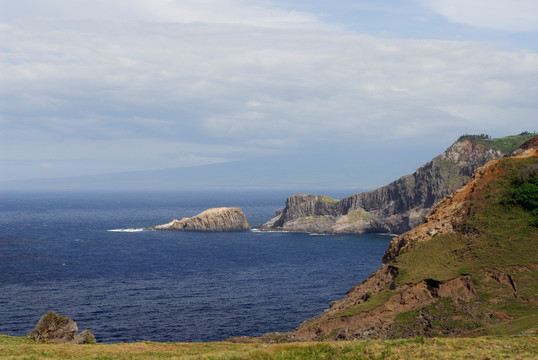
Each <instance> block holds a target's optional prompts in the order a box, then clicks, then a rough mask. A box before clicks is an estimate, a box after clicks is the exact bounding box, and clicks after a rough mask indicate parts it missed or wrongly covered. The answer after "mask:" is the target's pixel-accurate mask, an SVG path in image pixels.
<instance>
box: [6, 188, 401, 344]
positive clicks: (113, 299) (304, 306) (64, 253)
mask: <svg viewBox="0 0 538 360" xmlns="http://www.w3.org/2000/svg"><path fill="white" fill-rule="evenodd" d="M296 192H297V191H290V190H242V191H224V190H223V191H205V192H203V191H196V192H192V191H191V192H180V191H178V192H12V193H0V334H8V335H14V336H24V335H26V334H27V333H28V332H29V331H30V330H32V328H33V327H34V326H35V324H36V323H37V321H38V320H39V318H40V317H41V316H42V315H44V314H45V313H46V312H48V311H56V312H58V313H60V314H63V315H66V316H69V317H71V318H72V319H73V320H75V321H76V322H77V324H78V326H79V329H80V330H83V329H89V330H91V331H93V333H94V334H95V337H96V338H97V341H98V342H105V343H110V342H135V341H142V340H149V341H162V342H168V341H174V342H177V341H189V342H190V341H218V340H224V339H226V338H228V337H231V336H242V335H247V336H259V335H262V334H265V333H269V332H275V331H291V330H293V329H295V328H296V327H297V326H298V325H299V324H300V323H301V322H302V321H304V320H306V319H308V318H310V317H312V316H314V315H316V314H319V313H321V312H323V310H325V309H326V308H327V307H328V303H329V302H330V301H331V300H336V299H340V298H342V297H343V296H344V295H345V294H346V292H347V291H348V290H349V289H350V288H351V287H353V286H354V285H356V284H357V283H359V282H360V281H362V280H363V279H365V278H366V277H367V276H368V275H369V274H370V273H372V272H373V271H374V270H376V269H377V268H378V267H379V266H380V264H381V256H382V254H383V252H384V251H385V249H386V248H387V246H388V243H389V242H390V239H391V236H388V235H380V234H361V235H310V234H304V233H276V232H255V231H241V232H229V233H216V232H213V233H202V232H168V231H137V232H123V231H111V230H120V229H125V228H144V227H148V226H153V225H158V224H163V223H167V222H169V221H170V220H171V219H172V218H174V217H176V218H181V217H184V216H193V215H196V214H198V213H200V212H202V211H203V210H205V209H207V208H210V207H218V206H240V207H241V208H242V209H243V211H244V212H245V214H246V215H247V218H248V220H249V222H250V224H251V225H252V226H254V225H258V224H260V223H263V222H265V221H267V220H269V219H270V218H271V217H273V215H274V212H275V210H277V209H278V208H281V207H283V206H284V204H285V199H286V197H287V196H290V195H292V194H294V193H296ZM319 193H326V194H328V195H330V196H333V197H337V198H341V197H343V196H347V195H351V194H352V193H353V192H350V191H349V190H347V191H346V190H332V191H320V192H319Z"/></svg>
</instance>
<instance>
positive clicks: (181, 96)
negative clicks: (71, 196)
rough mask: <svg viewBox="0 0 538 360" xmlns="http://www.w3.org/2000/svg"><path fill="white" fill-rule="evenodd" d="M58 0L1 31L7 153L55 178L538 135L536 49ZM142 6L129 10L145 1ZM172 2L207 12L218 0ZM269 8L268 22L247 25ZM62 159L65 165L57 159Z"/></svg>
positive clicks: (1, 141) (1, 137)
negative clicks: (106, 9)
mask: <svg viewBox="0 0 538 360" xmlns="http://www.w3.org/2000/svg"><path fill="white" fill-rule="evenodd" d="M84 3H85V4H87V2H84ZM103 3H104V2H102V3H100V4H103ZM108 3H111V2H108ZM108 3H107V4H108ZM198 3H199V4H200V5H196V4H198ZM226 3H229V4H232V5H233V4H235V6H236V7H239V6H244V3H241V2H238V1H230V2H226ZM17 4H19V3H18V2H17ZM60 4H65V2H59V1H56V2H54V3H53V4H49V5H50V7H51V8H52V9H51V10H50V11H51V12H53V13H51V14H50V17H51V19H47V18H46V16H44V17H41V18H32V19H31V20H30V19H29V18H25V17H23V15H24V16H30V15H35V14H37V13H35V14H34V13H24V12H23V10H22V8H21V9H20V11H21V13H20V14H19V15H21V17H19V18H18V20H16V21H11V22H10V23H9V25H6V26H1V27H0V38H1V39H2V49H1V51H2V57H1V58H0V59H1V60H0V83H1V84H2V86H1V87H0V108H1V109H2V110H1V113H0V127H1V128H2V129H3V131H2V132H1V133H0V146H1V149H0V153H1V154H3V155H2V156H3V158H2V159H3V160H2V161H4V163H6V164H7V163H8V162H9V161H11V160H10V159H20V164H25V163H27V162H32V161H33V162H34V163H33V164H34V165H36V166H35V167H36V168H38V167H39V166H38V165H39V164H41V163H50V164H53V167H52V168H50V170H51V171H52V170H54V171H58V174H59V173H60V172H59V171H63V172H62V174H64V172H68V171H74V169H75V165H74V164H75V163H76V159H77V158H79V157H80V158H84V157H87V162H86V164H84V166H78V167H77V171H78V172H79V173H80V172H83V171H86V172H85V173H87V172H88V171H91V172H92V173H96V172H107V171H113V170H122V171H123V170H129V169H130V170H137V169H150V168H158V167H166V166H181V165H183V166H185V165H194V164H196V163H199V164H205V163H207V162H208V161H215V162H220V161H228V160H234V159H242V158H249V157H256V156H259V155H264V154H271V153H273V154H274V153H277V152H285V151H295V150H297V149H301V148H307V147H309V148H324V149H330V148H332V147H333V145H334V144H337V145H338V146H339V148H340V149H341V148H342V147H344V145H345V144H347V146H348V147H349V148H352V149H353V151H368V149H369V148H370V147H371V145H372V144H387V146H392V145H390V144H392V143H393V142H395V141H399V140H401V139H403V140H406V141H408V142H410V143H418V141H420V143H421V144H422V145H423V144H424V143H425V142H432V143H433V142H440V143H450V142H451V141H452V140H453V139H454V138H456V137H457V136H459V135H461V134H462V133H466V132H471V133H472V132H478V133H489V134H491V135H493V136H501V135H506V134H513V133H515V132H519V131H524V130H531V131H532V130H536V129H533V128H531V126H533V124H534V122H535V119H536V116H537V115H538V107H537V105H536V101H535V99H536V98H538V87H537V83H536V79H537V78H538V54H536V53H534V52H528V51H514V52H507V51H499V50H497V49H495V48H493V47H490V46H487V45H484V44H479V43H474V42H458V41H440V40H409V39H385V38H378V37H373V36H368V35H360V34H356V33H352V32H342V31H328V30H326V29H324V28H323V27H319V28H308V29H305V28H303V27H301V26H295V25H293V24H299V23H301V21H299V20H297V19H301V16H302V15H301V16H298V17H296V18H295V17H294V16H295V15H293V13H291V15H289V14H290V13H286V12H279V11H280V10H275V12H274V13H272V14H273V15H274V17H273V18H271V16H273V15H264V14H263V11H261V10H260V11H258V10H257V8H256V7H253V6H246V7H242V9H244V11H246V13H249V12H250V13H249V14H251V15H252V14H255V15H256V16H254V15H253V17H252V18H249V16H250V15H249V16H247V15H235V14H233V12H230V13H229V14H227V12H226V10H224V9H223V10H222V13H223V15H222V16H221V17H220V19H223V20H222V21H218V19H217V20H215V19H209V18H208V19H206V22H192V21H190V20H193V19H196V17H194V15H192V16H193V17H191V18H189V19H190V20H188V19H187V20H188V21H187V20H185V21H183V22H174V23H168V22H165V20H166V19H165V18H164V17H159V16H158V15H151V14H150V15H148V19H160V20H162V21H161V22H148V21H143V22H135V21H127V22H116V21H108V20H99V19H96V18H95V17H94V16H93V15H92V16H89V18H91V19H87V20H78V21H72V20H58V17H62V18H64V19H68V18H74V17H75V15H76V14H74V13H73V11H74V10H73V9H74V7H73V9H71V8H70V7H69V6H67V5H66V8H65V9H60V10H58V9H57V7H56V6H54V5H60ZM80 4H82V3H80ZM113 4H114V6H118V7H121V6H124V5H125V4H131V5H132V4H134V3H133V2H127V1H125V2H120V1H118V2H113ZM136 4H138V5H139V7H135V8H134V9H133V10H132V11H133V12H136V11H138V10H137V9H138V8H141V9H142V8H143V7H144V6H147V5H148V4H149V2H143V1H139V2H137V3H136ZM157 4H160V5H158V6H157V5H156V8H155V9H157V10H158V8H159V6H163V9H164V8H166V6H180V5H177V4H180V3H179V2H170V1H169V2H164V1H162V2H158V3H157ZM181 4H182V5H181V6H184V8H185V9H187V8H188V7H190V8H191V9H194V10H195V9H198V10H200V11H199V13H200V14H202V15H203V11H201V9H203V8H204V6H205V7H206V8H207V7H208V6H209V5H211V4H214V3H210V2H197V3H195V2H192V3H191V2H181ZM253 4H258V5H259V4H260V3H253ZM23 5H28V4H26V3H23ZM21 6H22V5H21ZM73 6H74V5H73ZM103 6H104V5H103ZM111 6H112V5H111ZM232 8H233V7H232ZM215 9H216V10H218V11H215V13H214V14H213V15H211V16H217V15H218V14H219V13H220V12H221V11H220V10H219V9H220V8H219V7H218V6H217V7H216V8H215ZM120 10H121V9H119V10H117V11H116V12H114V11H112V12H111V13H109V14H107V16H110V17H114V16H120V14H121V11H120ZM157 10H155V11H157ZM194 10H193V12H194ZM25 11H26V10H25ZM56 11H58V12H62V13H61V14H63V15H65V16H60V15H61V14H57V13H55V12H56ZM141 13H144V12H143V11H142V12H141ZM171 14H172V12H171ZM269 14H271V13H269ZM135 15H136V14H135ZM135 15H132V14H131V15H129V16H127V18H128V19H131V18H132V19H134V18H136V16H135ZM202 15H200V16H202ZM288 15H289V16H288ZM299 15H300V14H299ZM163 16H164V15H163ZM204 16H205V15H204ZM208 16H209V15H208ZM234 16H237V17H234ZM257 16H260V17H257ZM263 16H269V18H271V19H273V20H270V21H268V22H264V21H261V26H258V25H253V24H252V21H254V20H255V19H261V17H263ZM54 17H56V18H54ZM306 18H309V16H307V15H306ZM227 19H228V20H227ZM230 19H231V20H230ZM249 19H250V20H249ZM278 19H283V20H282V21H281V20H278ZM286 19H296V20H293V21H287V20H286ZM314 20H315V19H314ZM269 23H270V24H272V25H275V26H267V24H269ZM283 23H286V24H287V25H286V26H277V25H278V24H283ZM314 23H315V21H314V22H312V23H311V24H314ZM290 24H292V25H293V26H292V25H290ZM32 144H40V146H36V147H35V148H36V149H41V150H39V151H33V150H31V148H32V146H34V145H32ZM47 144H48V145H47ZM50 144H54V146H52V145H50ZM400 144H401V142H400ZM115 149H116V150H115ZM117 149H120V150H117ZM174 149H176V150H174ZM204 149H206V150H204ZM395 151H397V150H395ZM163 154H175V155H173V156H168V157H166V156H163ZM67 155H69V159H70V160H69V159H67V160H65V166H64V168H63V169H64V170H60V169H61V166H60V165H61V161H60V164H59V163H58V162H54V161H53V160H54V159H63V158H65V157H66V156H67ZM335 156H339V155H338V154H335ZM115 164H120V165H115ZM6 166H7V165H6ZM20 166H22V165H20ZM100 166H101V167H100ZM99 169H101V171H100V170H99ZM45 170H46V169H45ZM17 171H19V170H17ZM24 171H26V170H24V169H22V168H21V169H20V172H19V174H23V173H24V174H30V173H29V172H28V171H27V172H24ZM3 172H4V173H7V171H3ZM13 176H16V172H15V171H13Z"/></svg>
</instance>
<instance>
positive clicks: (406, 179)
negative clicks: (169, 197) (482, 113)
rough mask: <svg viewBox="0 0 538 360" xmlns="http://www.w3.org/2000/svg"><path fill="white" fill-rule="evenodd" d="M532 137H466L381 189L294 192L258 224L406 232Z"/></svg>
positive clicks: (275, 228) (271, 227)
mask: <svg viewBox="0 0 538 360" xmlns="http://www.w3.org/2000/svg"><path fill="white" fill-rule="evenodd" d="M533 137H534V134H530V133H522V134H520V135H516V136H508V137H505V138H499V139H490V138H489V137H487V136H484V135H481V136H462V137H460V139H458V141H456V142H455V143H454V144H452V145H451V146H450V147H449V148H448V149H447V150H446V151H445V152H443V153H442V154H441V155H439V156H437V157H435V158H434V159H433V160H431V161H429V162H428V163H426V164H425V165H423V166H422V167H420V168H419V169H417V170H416V171H415V172H414V173H413V174H409V175H405V176H403V177H401V178H399V179H398V180H396V181H394V182H392V183H390V184H388V185H386V186H383V187H381V188H379V189H376V190H373V191H368V192H364V193H359V194H355V195H352V196H350V197H347V198H344V199H342V200H335V199H332V198H330V197H328V196H325V195H318V196H316V195H306V194H298V195H294V196H291V197H289V198H288V199H287V200H286V206H285V208H284V209H281V210H278V211H277V212H276V214H275V217H274V218H273V219H271V220H269V221H268V222H266V223H264V224H262V225H260V226H257V227H256V228H257V229H259V230H268V231H296V232H310V233H326V234H338V233H366V232H373V233H392V234H402V233H403V232H405V231H408V230H410V229H412V228H413V227H415V226H417V225H419V224H420V223H422V222H423V220H424V217H425V216H426V214H428V213H429V212H430V211H431V210H432V208H433V207H434V206H435V205H436V204H437V203H438V202H439V201H440V200H441V199H442V198H443V197H445V196H447V195H449V194H452V193H453V192H454V191H455V190H456V189H458V188H459V187H460V186H462V185H463V184H464V183H465V182H466V181H467V180H468V179H469V178H470V176H471V175H472V174H473V171H474V170H476V169H477V168H479V167H480V166H483V165H484V164H486V163H487V162H488V161H490V160H493V159H498V158H500V157H502V156H503V155H505V154H507V153H509V152H510V151H513V150H515V149H517V148H518V147H519V146H520V145H521V144H523V143H524V142H525V141H527V140H529V139H531V138H533Z"/></svg>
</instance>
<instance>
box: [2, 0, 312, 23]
mask: <svg viewBox="0 0 538 360" xmlns="http://www.w3.org/2000/svg"><path fill="white" fill-rule="evenodd" d="M271 5H272V4H271V3H268V2H267V1H262V0H248V1H247V0H115V1H109V0H92V1H87V0H47V1H46V2H44V1H39V0H17V1H16V2H14V1H12V0H0V8H2V9H3V14H2V15H0V20H3V21H5V22H6V20H10V19H11V20H12V19H20V18H28V17H42V18H48V19H60V20H80V19H85V20H97V21H113V22H126V21H149V22H173V23H197V22H201V23H221V24H247V25H256V26H267V27H277V28H282V27H285V28H289V27H291V28H305V27H307V28H311V27H320V26H322V23H321V22H320V21H319V20H318V18H317V16H315V15H313V14H308V13H303V12H297V11H290V10H282V9H280V8H278V7H275V6H271ZM273 5H274V4H273ZM4 9H5V10H4Z"/></svg>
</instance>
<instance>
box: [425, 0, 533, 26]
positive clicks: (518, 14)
mask: <svg viewBox="0 0 538 360" xmlns="http://www.w3.org/2000/svg"><path fill="white" fill-rule="evenodd" d="M425 4H426V6H428V7H430V8H431V9H432V10H434V11H435V12H437V13H439V14H441V15H442V16H444V17H446V18H447V19H448V20H449V21H451V22H456V23H461V24H466V25H471V26H476V27H480V28H487V29H500V30H508V31H536V30H538V2H536V1H535V0H512V1H505V0H473V1H468V0H425Z"/></svg>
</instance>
